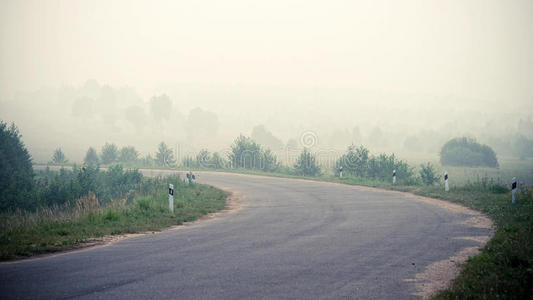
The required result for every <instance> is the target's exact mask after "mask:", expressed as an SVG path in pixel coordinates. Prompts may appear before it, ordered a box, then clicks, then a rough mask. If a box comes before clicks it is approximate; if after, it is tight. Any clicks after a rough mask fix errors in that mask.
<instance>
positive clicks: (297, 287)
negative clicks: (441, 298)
mask: <svg viewBox="0 0 533 300" xmlns="http://www.w3.org/2000/svg"><path fill="white" fill-rule="evenodd" d="M144 172H145V173H148V174H147V175H149V174H152V175H153V174H156V173H157V171H144ZM198 181H199V182H202V183H208V184H212V185H215V186H218V187H222V188H225V189H228V190H231V191H234V192H236V193H237V194H239V195H242V197H243V198H242V199H241V203H242V204H243V207H242V209H240V210H238V211H236V212H232V213H227V214H222V215H220V216H218V217H216V218H213V219H210V220H207V221H201V222H196V223H193V224H189V225H186V226H184V227H183V228H182V229H178V230H169V231H164V232H161V233H158V234H147V235H143V236H140V237H134V238H129V239H125V240H122V241H119V242H117V243H114V244H112V245H109V246H107V247H100V248H94V249H91V250H86V251H79V252H72V253H67V254H62V255H57V256H51V257H46V258H42V259H34V260H26V261H21V262H16V263H5V264H0V292H1V294H0V298H2V299H24V298H28V299H73V298H74V299H99V298H103V299H241V298H247V299H257V298H268V299H286V298H290V299H338V298H351V299H354V298H355V299H369V298H373V299H411V298H417V296H414V294H415V293H416V292H417V290H416V287H415V283H414V282H413V281H410V280H408V279H410V278H414V277H415V275H416V274H417V273H419V272H422V271H423V270H424V269H425V267H426V266H428V265H429V264H431V263H433V262H435V261H439V260H443V259H446V258H448V257H451V256H453V255H454V254H456V253H457V252H458V251H460V250H461V249H463V248H465V247H473V246H477V245H479V244H477V243H476V242H475V241H472V240H465V239H458V238H459V237H464V236H470V237H471V236H486V235H488V234H489V232H488V229H481V228H476V227H472V226H469V225H465V224H464V223H463V222H464V221H465V220H466V219H468V218H469V217H470V216H469V215H467V214H460V213H456V212H452V211H449V210H446V209H443V208H441V207H439V206H435V205H431V204H428V203H426V202H423V201H420V200H417V199H415V198H414V197H409V196H406V195H405V194H401V193H395V192H387V191H379V190H373V189H368V188H360V187H353V186H346V185H339V184H331V183H321V182H314V181H304V180H295V179H282V178H271V177H260V176H248V175H238V174H226V173H200V176H199V178H198Z"/></svg>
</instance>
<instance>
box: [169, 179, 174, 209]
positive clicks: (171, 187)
mask: <svg viewBox="0 0 533 300" xmlns="http://www.w3.org/2000/svg"><path fill="white" fill-rule="evenodd" d="M168 209H169V210H170V212H171V213H174V185H173V184H172V183H170V184H169V185H168Z"/></svg>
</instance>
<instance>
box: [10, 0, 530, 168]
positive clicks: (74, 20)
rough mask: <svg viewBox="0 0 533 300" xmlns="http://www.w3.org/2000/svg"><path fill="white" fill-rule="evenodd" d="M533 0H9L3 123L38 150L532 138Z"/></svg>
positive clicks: (415, 153)
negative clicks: (244, 140) (246, 141)
mask: <svg viewBox="0 0 533 300" xmlns="http://www.w3.org/2000/svg"><path fill="white" fill-rule="evenodd" d="M532 11H533V3H532V2H530V1H512V2H502V1H468V2H466V1H438V2H423V1H422V2H421V1H402V2H396V1H330V2H328V3H325V2H319V1H316V2H314V1H267V2H264V3H260V2H258V3H255V2H253V3H252V2H249V1H194V2H192V3H184V2H179V1H178V2H173V1H169V2H166V1H155V2H153V1H151V2H148V1H113V2H111V3H109V2H106V1H87V2H81V1H26V2H20V1H3V2H1V3H0V43H1V45H2V48H1V51H0V119H1V120H3V121H5V122H15V124H16V125H17V126H18V127H19V128H20V131H21V133H22V135H23V140H24V142H25V144H26V145H27V147H28V149H29V151H30V153H31V155H32V157H33V159H34V161H35V162H47V161H49V160H50V158H51V156H52V153H53V152H54V150H55V149H56V148H58V147H61V148H62V149H63V151H64V152H65V153H66V155H67V157H68V158H69V159H70V161H74V162H81V161H82V160H83V157H84V155H85V152H86V151H87V148H88V147H90V146H92V147H95V148H96V149H97V150H99V149H101V147H102V146H103V145H104V144H105V143H106V142H109V143H115V144H117V145H118V146H127V145H132V146H134V147H135V148H136V149H138V150H139V151H140V152H141V156H142V155H146V154H149V153H153V152H155V151H156V149H157V145H158V144H159V143H160V142H161V141H164V142H165V143H167V144H168V145H169V146H170V147H171V148H172V149H174V150H175V151H176V153H177V155H178V158H179V157H183V156H186V155H189V154H191V155H192V154H193V153H197V152H198V151H199V150H201V149H204V148H205V149H209V150H211V151H219V152H221V153H224V151H225V149H228V148H229V146H230V145H231V143H232V142H233V141H234V140H235V138H236V137H237V136H239V134H244V135H246V136H250V137H252V138H253V139H254V140H256V141H257V142H258V143H260V144H262V145H264V146H265V147H268V148H270V149H272V150H273V151H274V152H275V153H276V154H277V155H278V157H279V159H280V160H281V161H284V153H285V155H286V153H287V151H293V150H294V151H297V152H299V151H300V150H301V149H302V148H303V147H308V148H310V149H311V151H313V152H319V151H324V152H328V151H331V152H335V153H342V152H343V151H344V150H345V149H346V147H347V146H348V145H350V144H352V143H353V144H356V145H359V144H363V145H365V146H366V147H369V148H370V149H372V150H375V151H383V152H388V153H392V152H395V153H397V154H399V155H402V156H403V157H405V158H406V159H414V160H416V158H417V157H423V158H424V159H426V158H428V159H434V158H436V157H437V156H438V152H439V150H440V147H441V146H442V145H443V144H444V143H445V142H446V141H447V140H449V139H450V138H453V137H457V136H468V137H474V138H476V139H477V140H479V141H480V142H482V143H485V144H488V145H490V146H491V147H493V148H494V150H495V151H496V153H497V154H498V155H499V156H515V157H517V156H520V153H518V150H517V147H518V146H516V145H518V144H519V143H520V142H521V141H522V140H524V139H525V140H527V141H529V140H532V139H533V113H532V112H533V85H532V84H531V78H533V54H532V53H533V21H532V19H531V12H532Z"/></svg>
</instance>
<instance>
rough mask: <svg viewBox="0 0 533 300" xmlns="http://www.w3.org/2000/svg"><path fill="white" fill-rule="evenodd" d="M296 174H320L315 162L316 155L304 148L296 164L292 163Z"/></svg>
mask: <svg viewBox="0 0 533 300" xmlns="http://www.w3.org/2000/svg"><path fill="white" fill-rule="evenodd" d="M294 169H295V171H296V174H298V175H301V176H318V175H320V167H319V166H318V164H317V162H316V157H315V156H314V155H313V154H311V152H309V150H307V148H304V150H303V151H302V153H301V154H300V156H299V157H298V160H297V161H296V164H294Z"/></svg>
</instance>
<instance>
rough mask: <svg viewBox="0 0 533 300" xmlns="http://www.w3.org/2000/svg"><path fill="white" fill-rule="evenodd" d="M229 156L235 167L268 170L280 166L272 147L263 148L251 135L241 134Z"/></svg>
mask: <svg viewBox="0 0 533 300" xmlns="http://www.w3.org/2000/svg"><path fill="white" fill-rule="evenodd" d="M228 158H229V160H230V162H231V164H232V167H234V168H244V169H259V170H263V171H267V172H271V171H274V170H276V169H277V168H278V167H279V163H278V162H277V158H276V156H275V155H274V154H273V153H272V152H271V151H270V149H267V150H263V148H261V146H260V145H259V144H257V143H256V142H255V141H254V140H252V139H250V138H249V137H245V136H243V135H240V136H239V137H238V138H237V139H235V142H234V143H233V145H231V153H229V155H228Z"/></svg>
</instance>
